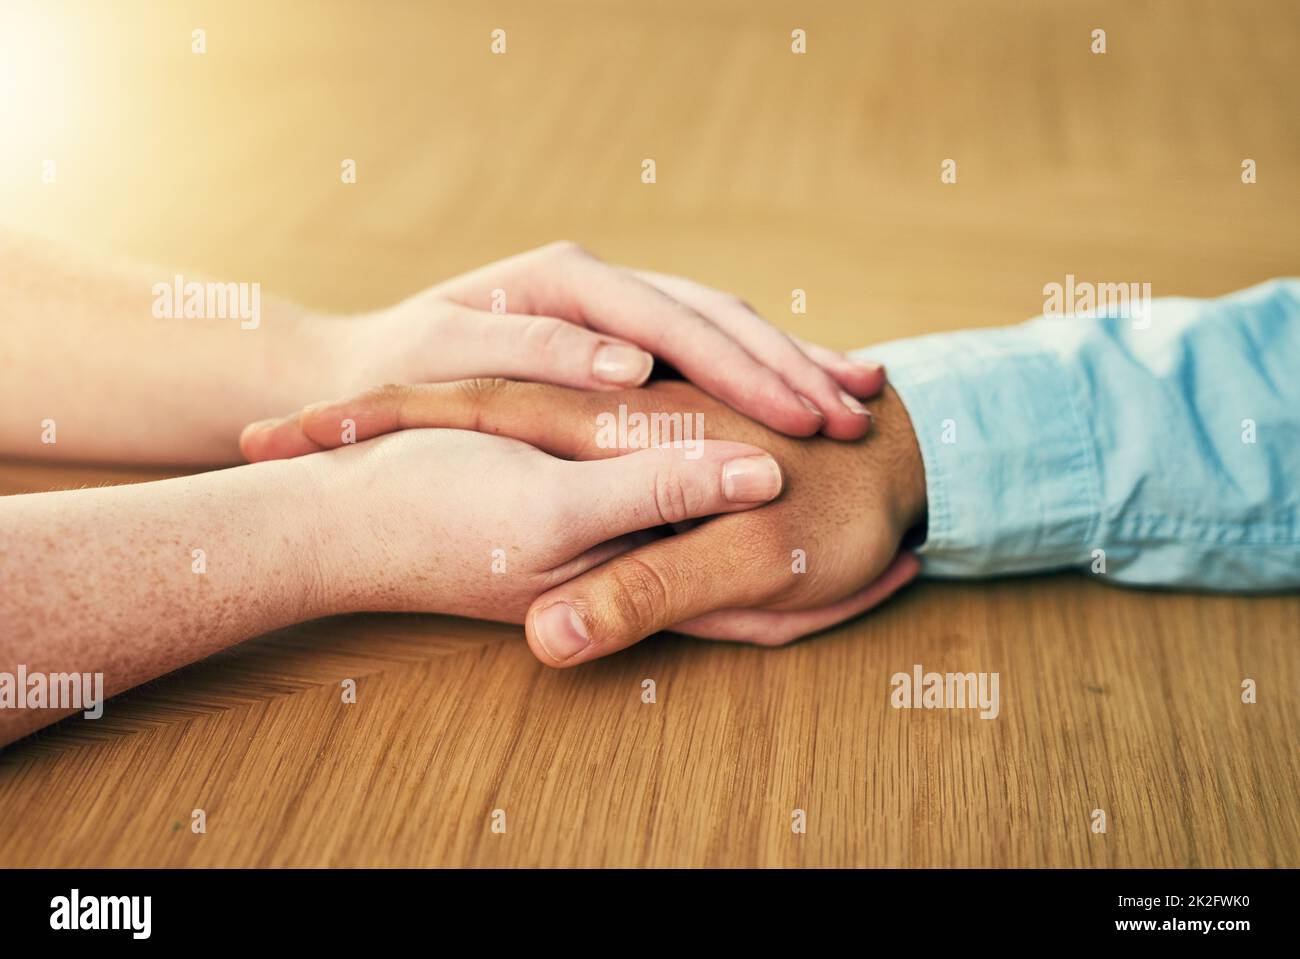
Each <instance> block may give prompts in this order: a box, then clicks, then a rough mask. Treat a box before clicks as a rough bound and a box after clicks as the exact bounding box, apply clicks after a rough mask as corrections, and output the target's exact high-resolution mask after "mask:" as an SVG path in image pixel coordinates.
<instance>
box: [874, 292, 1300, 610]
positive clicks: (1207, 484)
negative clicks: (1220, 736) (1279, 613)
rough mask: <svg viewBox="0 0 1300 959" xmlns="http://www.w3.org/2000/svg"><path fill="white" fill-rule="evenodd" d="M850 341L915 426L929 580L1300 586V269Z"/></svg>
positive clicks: (1233, 587) (1266, 587)
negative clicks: (1114, 306)
mask: <svg viewBox="0 0 1300 959" xmlns="http://www.w3.org/2000/svg"><path fill="white" fill-rule="evenodd" d="M857 355H858V356H861V357H864V358H870V359H872V360H876V361H879V362H883V363H884V364H885V366H886V369H887V371H888V376H889V380H890V383H891V384H892V385H893V387H894V388H895V389H896V390H897V392H898V394H899V396H900V397H901V399H902V401H903V404H904V405H905V406H906V407H907V410H908V413H909V414H910V416H911V418H912V425H913V426H914V428H915V429H916V434H917V439H918V441H919V444H920V448H921V455H922V458H923V459H924V461H925V475H926V492H927V496H928V500H929V516H928V528H927V533H926V541H925V543H924V545H923V546H922V547H921V548H920V549H919V551H918V552H919V555H920V556H921V557H922V560H923V569H924V571H925V572H926V573H927V574H929V575H935V576H989V575H998V574H1006V573H1023V572H1030V571H1034V570H1046V569H1053V568H1066V567H1077V568H1080V569H1085V570H1090V571H1092V572H1094V573H1098V574H1102V573H1104V574H1105V578H1113V579H1115V580H1117V581H1120V582H1125V583H1132V584H1146V585H1165V586H1192V587H1197V588H1200V589H1219V590H1276V589H1287V588H1296V587H1300V280H1274V281H1271V282H1268V283H1264V284H1261V285H1259V286H1256V287H1252V288H1250V289H1247V290H1243V291H1240V292H1238V293H1234V294H1232V295H1230V296H1225V297H1221V298H1219V299H1213V300H1192V299H1159V300H1153V301H1151V303H1150V304H1149V307H1148V309H1147V310H1146V311H1145V314H1144V315H1142V316H1140V317H1139V316H1137V315H1136V314H1130V315H1123V316H1112V317H1102V318H1095V317H1094V318H1081V317H1074V316H1044V317H1039V318H1038V319H1035V320H1031V321H1029V322H1028V323H1024V324H1021V325H1020V326H1014V327H1007V328H1002V329H991V330H972V331H966V332H960V333H944V334H937V335H933V336H924V337H919V338H916V339H909V340H898V341H895V342H892V343H886V344H882V345H879V346H873V347H868V348H865V349H863V350H860V351H858V352H857Z"/></svg>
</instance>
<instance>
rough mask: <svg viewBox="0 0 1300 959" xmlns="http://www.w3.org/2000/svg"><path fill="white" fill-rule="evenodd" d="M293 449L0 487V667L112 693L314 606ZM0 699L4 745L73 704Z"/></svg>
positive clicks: (307, 483)
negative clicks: (152, 472) (88, 682)
mask: <svg viewBox="0 0 1300 959" xmlns="http://www.w3.org/2000/svg"><path fill="white" fill-rule="evenodd" d="M310 469H311V466H310V464H309V463H307V461H303V460H299V461H293V462H285V463H267V464H257V465H253V466H242V467H236V468H234V469H229V470H222V471H219V472H214V473H204V474H201V475H198V476H190V477H182V478H179V479H172V480H164V481H161V482H156V483H147V484H141V485H137V486H119V487H108V488H102V489H90V490H73V491H68V492H58V493H39V494H33V495H27V496H10V497H3V498H0V582H3V584H4V589H3V591H2V592H0V674H4V673H8V674H10V675H11V676H13V675H16V674H17V672H18V669H19V667H20V666H22V667H25V669H26V672H27V673H28V674H32V673H41V674H45V675H48V674H52V673H74V672H75V673H80V674H86V675H93V674H96V673H101V674H102V675H103V692H104V695H105V696H111V695H113V694H115V693H117V692H120V691H122V690H125V689H128V688H130V687H132V686H135V685H137V684H139V683H142V682H145V681H147V680H149V679H152V678H154V677H156V676H160V675H163V674H164V673H167V672H170V671H171V670H174V669H176V668H178V667H180V666H183V665H185V664H187V663H191V662H194V661H195V660H198V659H201V658H203V657H205V656H208V655H210V654H212V653H214V652H216V651H218V650H220V649H223V648H225V647H227V646H230V645H232V644H234V643H236V642H239V641H240V640H243V639H246V638H248V637H250V636H255V635H258V634H261V633H264V632H266V631H268V630H271V629H275V628H278V627H280V626H284V625H287V624H290V623H294V622H298V621H300V620H303V619H307V618H311V617H312V616H316V615H320V614H321V613H322V612H324V611H326V608H325V607H324V606H323V605H322V604H321V603H320V599H321V596H322V591H321V589H320V585H319V582H318V578H317V576H316V573H315V570H316V569H317V559H318V552H317V546H318V544H317V541H316V532H315V531H316V529H317V528H318V527H317V525H316V524H315V523H314V522H313V519H312V517H313V515H314V513H315V509H316V503H317V502H318V499H319V498H318V497H317V496H316V494H315V490H314V487H313V485H312V481H311V476H312V474H311V472H310ZM13 706H14V704H10V706H9V708H0V744H2V743H4V742H8V741H10V740H12V739H15V738H17V737H18V736H21V735H24V734H26V733H27V732H30V731H31V730H32V729H35V728H38V727H39V726H42V725H45V724H47V723H50V722H53V721H54V720H56V719H58V718H60V717H61V716H63V715H66V714H67V713H68V712H70V711H71V710H66V709H65V710H61V711H59V710H52V709H32V708H26V709H18V708H13Z"/></svg>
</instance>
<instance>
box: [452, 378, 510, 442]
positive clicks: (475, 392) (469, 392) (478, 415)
mask: <svg viewBox="0 0 1300 959" xmlns="http://www.w3.org/2000/svg"><path fill="white" fill-rule="evenodd" d="M512 386H513V384H512V383H511V382H510V380H508V379H506V378H505V377H501V376H476V377H473V378H472V379H468V380H458V381H457V382H456V383H455V384H454V387H453V388H454V389H455V391H456V393H457V394H458V395H459V398H460V400H461V401H462V402H463V403H464V405H465V408H466V409H467V410H468V412H469V419H470V423H471V425H470V426H468V427H467V428H468V429H471V430H474V431H476V432H482V430H481V427H482V425H483V414H484V413H485V412H486V411H487V410H488V408H489V407H491V406H493V405H494V404H496V403H498V402H500V401H501V400H503V399H505V398H506V396H507V395H508V393H509V391H510V389H511V388H512Z"/></svg>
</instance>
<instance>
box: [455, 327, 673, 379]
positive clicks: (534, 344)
mask: <svg viewBox="0 0 1300 959" xmlns="http://www.w3.org/2000/svg"><path fill="white" fill-rule="evenodd" d="M464 310H465V314H466V315H465V323H466V333H467V335H466V336H464V337H461V338H460V339H459V340H458V342H457V346H456V356H455V371H456V373H455V375H454V376H451V377H448V378H449V379H468V378H471V377H476V376H503V377H507V378H509V379H514V380H531V381H534V382H537V383H555V384H557V385H559V386H572V387H575V388H577V389H586V390H611V389H627V388H629V387H634V386H640V385H641V384H642V383H644V382H645V380H646V378H647V377H648V376H649V375H650V370H651V368H652V367H653V366H654V357H653V356H651V355H650V354H649V353H647V352H645V350H642V349H641V348H640V347H637V346H634V345H632V344H631V343H628V342H626V341H624V340H620V339H617V338H615V337H611V336H608V335H606V334H603V333H597V332H595V331H593V330H590V329H588V328H587V327H585V326H578V325H576V324H574V323H570V322H568V321H567V320H562V319H558V318H556V317H553V316H527V315H521V314H514V313H487V312H483V311H480V310H471V309H468V308H464Z"/></svg>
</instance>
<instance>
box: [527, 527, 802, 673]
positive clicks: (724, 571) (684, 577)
mask: <svg viewBox="0 0 1300 959" xmlns="http://www.w3.org/2000/svg"><path fill="white" fill-rule="evenodd" d="M753 519H754V517H752V516H746V515H744V514H741V515H736V516H721V517H719V518H717V519H715V520H713V521H711V522H709V523H705V524H703V525H701V526H698V527H696V528H695V529H693V530H691V531H690V532H687V533H682V534H680V535H678V536H672V537H668V538H666V539H662V540H659V541H658V542H654V543H651V544H649V545H648V546H643V547H641V548H640V549H638V550H634V551H633V552H631V553H626V554H624V555H622V556H617V557H615V558H614V559H612V560H610V561H609V562H607V563H605V564H603V565H602V566H599V567H597V568H596V569H594V570H592V571H591V572H589V573H586V574H584V575H582V576H579V577H577V578H576V579H573V580H571V581H569V582H568V583H565V584H563V585H562V586H559V587H557V588H556V589H552V590H549V591H548V592H546V593H543V594H542V595H541V596H539V597H538V598H537V599H536V600H534V601H533V605H532V607H531V608H530V609H529V611H528V616H527V618H526V619H525V631H526V633H527V636H528V645H529V646H530V647H531V648H532V650H533V653H534V655H536V656H537V658H538V659H540V660H541V661H542V662H543V663H546V664H547V665H550V666H575V665H577V664H579V663H585V662H587V661H589V660H592V659H596V658H599V657H601V656H607V655H609V654H610V653H613V652H617V651H618V650H620V649H624V648H626V647H628V646H631V645H632V644H634V643H637V642H639V641H640V640H642V639H644V638H645V637H647V636H649V635H651V634H652V633H655V632H658V631H659V630H661V629H666V628H668V627H670V626H671V625H672V624H674V623H680V622H684V621H686V620H689V619H694V618H695V617H697V616H703V615H704V614H705V613H710V612H713V611H715V610H718V609H730V608H733V607H750V606H756V605H758V604H759V603H760V602H762V601H764V600H765V599H766V598H767V597H768V596H769V595H770V594H771V593H772V592H773V591H774V590H775V589H777V588H779V587H780V585H781V584H782V583H783V582H785V581H786V580H788V572H787V571H786V569H785V566H784V565H783V564H769V563H763V562H748V563H737V562H736V556H735V553H736V550H737V543H738V542H743V541H745V539H746V538H750V539H753V538H754V536H753V530H752V527H748V525H747V524H748V523H749V521H751V520H753ZM737 524H741V525H739V526H738V525H737ZM746 530H748V537H747V533H746ZM752 552H753V553H754V554H755V555H758V556H763V555H768V554H771V553H774V552H775V551H772V550H768V549H764V548H762V547H759V548H757V549H755V550H753V551H752Z"/></svg>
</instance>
